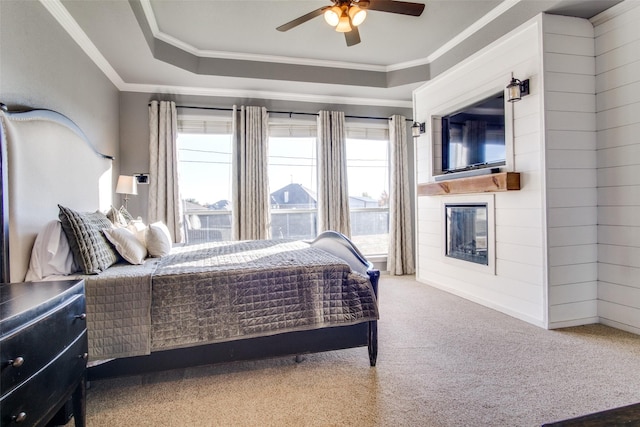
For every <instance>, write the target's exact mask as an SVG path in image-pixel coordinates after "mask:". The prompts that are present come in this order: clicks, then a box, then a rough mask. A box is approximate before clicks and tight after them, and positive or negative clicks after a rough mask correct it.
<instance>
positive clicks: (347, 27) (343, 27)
mask: <svg viewBox="0 0 640 427" xmlns="http://www.w3.org/2000/svg"><path fill="white" fill-rule="evenodd" d="M352 29H353V28H351V24H350V23H349V16H348V15H347V14H344V13H343V14H342V16H341V17H340V21H339V22H338V25H336V31H337V32H339V33H348V32H349V31H351V30H352Z"/></svg>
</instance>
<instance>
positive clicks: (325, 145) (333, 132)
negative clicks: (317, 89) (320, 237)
mask: <svg viewBox="0 0 640 427" xmlns="http://www.w3.org/2000/svg"><path fill="white" fill-rule="evenodd" d="M345 135H346V134H345V125H344V113H343V112H342V111H320V113H319V114H318V233H321V232H323V231H326V230H334V231H338V232H340V233H342V234H344V235H345V236H347V237H351V221H350V218H349V186H348V182H347V152H346V136H345Z"/></svg>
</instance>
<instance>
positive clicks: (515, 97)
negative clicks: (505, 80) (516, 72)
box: [507, 78, 522, 102]
mask: <svg viewBox="0 0 640 427" xmlns="http://www.w3.org/2000/svg"><path fill="white" fill-rule="evenodd" d="M520 84H521V82H520V80H518V79H516V78H511V82H509V85H508V86H507V95H508V97H507V101H509V102H516V101H520V99H522V96H521V94H520Z"/></svg>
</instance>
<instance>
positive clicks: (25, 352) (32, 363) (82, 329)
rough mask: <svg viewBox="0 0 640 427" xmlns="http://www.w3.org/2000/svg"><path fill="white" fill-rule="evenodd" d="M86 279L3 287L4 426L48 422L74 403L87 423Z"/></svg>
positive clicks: (0, 379) (79, 420) (0, 387)
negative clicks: (69, 403) (69, 404)
mask: <svg viewBox="0 0 640 427" xmlns="http://www.w3.org/2000/svg"><path fill="white" fill-rule="evenodd" d="M85 313H86V312H85V295H84V281H83V280H65V281H55V282H25V283H9V284H1V285H0V369H1V376H0V394H1V397H0V425H2V426H5V427H10V426H44V425H46V424H47V423H48V422H49V420H51V419H52V418H53V417H54V416H55V415H56V413H57V412H58V411H60V410H61V409H63V408H64V407H65V404H66V403H67V401H69V399H71V401H72V408H73V417H74V420H75V425H76V427H80V426H84V425H85V401H86V399H85V397H86V380H85V378H86V376H85V372H86V366H87V322H86V314H85Z"/></svg>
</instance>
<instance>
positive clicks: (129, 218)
mask: <svg viewBox="0 0 640 427" xmlns="http://www.w3.org/2000/svg"><path fill="white" fill-rule="evenodd" d="M119 212H120V214H121V215H122V216H123V217H124V219H125V221H127V224H129V223H130V222H131V221H133V219H134V218H133V215H131V214H130V213H129V211H128V210H127V208H125V207H124V206H120V210H119Z"/></svg>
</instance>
